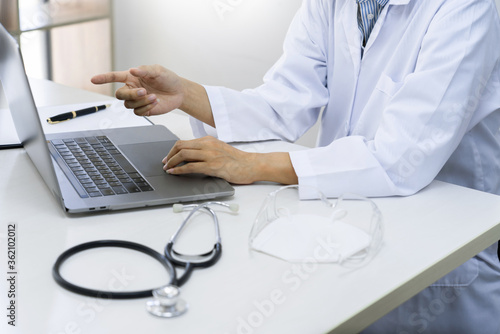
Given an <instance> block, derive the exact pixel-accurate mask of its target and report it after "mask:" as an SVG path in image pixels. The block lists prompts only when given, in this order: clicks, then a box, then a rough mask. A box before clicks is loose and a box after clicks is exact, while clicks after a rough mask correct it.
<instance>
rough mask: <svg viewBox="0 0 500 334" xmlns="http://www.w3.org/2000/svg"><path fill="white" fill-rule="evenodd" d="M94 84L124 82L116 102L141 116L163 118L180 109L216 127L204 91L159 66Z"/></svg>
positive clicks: (102, 76)
mask: <svg viewBox="0 0 500 334" xmlns="http://www.w3.org/2000/svg"><path fill="white" fill-rule="evenodd" d="M91 81H92V83H94V84H97V85H101V84H106V83H112V82H121V83H124V84H125V85H124V86H123V87H121V88H119V89H118V90H117V91H116V98H118V99H119V100H123V101H125V107H126V108H129V109H134V113H135V114H136V115H139V116H153V115H160V114H164V113H167V112H169V111H172V110H174V109H177V108H179V109H181V110H183V111H185V112H186V113H188V114H190V115H191V116H193V117H195V118H197V119H199V120H200V121H202V122H205V123H207V124H210V125H212V126H215V124H214V120H213V115H212V109H211V107H210V102H209V100H208V96H207V94H206V91H205V88H204V87H203V86H201V85H199V84H197V83H195V82H192V81H189V80H187V79H185V78H182V77H180V76H178V75H177V74H175V73H174V72H172V71H170V70H168V69H166V68H164V67H162V66H160V65H149V66H140V67H138V68H132V69H130V70H128V71H118V72H109V73H104V74H98V75H96V76H94V77H93V78H92V79H91Z"/></svg>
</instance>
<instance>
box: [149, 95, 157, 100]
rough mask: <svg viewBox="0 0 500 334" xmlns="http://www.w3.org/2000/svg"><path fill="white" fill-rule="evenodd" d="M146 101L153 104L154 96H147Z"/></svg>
mask: <svg viewBox="0 0 500 334" xmlns="http://www.w3.org/2000/svg"><path fill="white" fill-rule="evenodd" d="M148 101H149V102H155V101H156V96H154V95H151V96H148Z"/></svg>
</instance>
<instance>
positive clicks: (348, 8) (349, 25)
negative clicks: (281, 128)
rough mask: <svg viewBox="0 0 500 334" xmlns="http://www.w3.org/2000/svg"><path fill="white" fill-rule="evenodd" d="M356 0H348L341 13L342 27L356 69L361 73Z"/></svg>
mask: <svg viewBox="0 0 500 334" xmlns="http://www.w3.org/2000/svg"><path fill="white" fill-rule="evenodd" d="M357 6H358V5H357V2H356V1H354V0H347V1H346V2H345V5H344V7H343V8H342V11H341V14H340V20H341V24H342V28H343V31H344V34H345V39H346V42H347V46H348V48H349V53H350V54H351V58H352V62H353V65H354V70H355V72H356V73H359V67H360V63H361V32H360V31H359V28H358V21H357V17H358V16H357V15H358V7H357Z"/></svg>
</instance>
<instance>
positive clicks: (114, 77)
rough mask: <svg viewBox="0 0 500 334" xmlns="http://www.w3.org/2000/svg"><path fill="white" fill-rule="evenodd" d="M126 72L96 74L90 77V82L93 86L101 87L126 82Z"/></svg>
mask: <svg viewBox="0 0 500 334" xmlns="http://www.w3.org/2000/svg"><path fill="white" fill-rule="evenodd" d="M128 75H129V73H128V71H119V72H108V73H103V74H98V75H95V76H93V77H92V79H90V81H92V83H93V84H96V85H101V84H106V83H112V82H123V83H125V82H127V79H128Z"/></svg>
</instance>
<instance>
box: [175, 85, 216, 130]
mask: <svg viewBox="0 0 500 334" xmlns="http://www.w3.org/2000/svg"><path fill="white" fill-rule="evenodd" d="M181 80H182V85H183V86H184V99H183V102H182V104H181V106H180V109H181V110H182V111H184V112H185V113H187V114H189V115H191V116H192V117H194V118H196V119H198V120H200V121H202V122H203V123H206V124H208V125H210V126H212V127H215V121H214V116H213V114H212V107H211V106H210V100H209V99H208V95H207V92H206V90H205V88H204V87H203V86H202V85H200V84H198V83H196V82H193V81H190V80H187V79H185V78H182V79H181Z"/></svg>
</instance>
